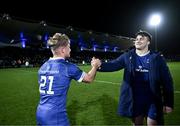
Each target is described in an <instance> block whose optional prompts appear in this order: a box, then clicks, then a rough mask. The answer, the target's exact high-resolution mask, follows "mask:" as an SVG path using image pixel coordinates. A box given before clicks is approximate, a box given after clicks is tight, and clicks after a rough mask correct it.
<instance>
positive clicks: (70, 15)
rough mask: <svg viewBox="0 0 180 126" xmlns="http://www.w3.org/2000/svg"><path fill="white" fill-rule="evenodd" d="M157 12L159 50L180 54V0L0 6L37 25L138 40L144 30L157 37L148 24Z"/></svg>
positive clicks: (91, 0)
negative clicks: (39, 22) (79, 29)
mask: <svg viewBox="0 0 180 126" xmlns="http://www.w3.org/2000/svg"><path fill="white" fill-rule="evenodd" d="M12 4H13V3H12ZM16 4H17V3H16ZM18 8H19V9H18ZM155 12H158V13H161V15H162V21H161V24H160V25H159V26H158V31H157V41H158V50H160V51H162V52H165V53H166V52H168V53H174V54H180V49H179V48H180V44H179V43H180V32H179V30H180V2H178V0H177V1H175V0H169V1H167V0H166V1H165V0H154V1H153V0H149V1H146V0H144V1H143V0H142V1H140V0H139V1H135V0H132V1H130V0H126V1H120V0H111V1H110V0H109V1H103V0H99V1H98V0H84V1H78V0H74V1H72V0H66V1H62V0H59V1H47V0H46V2H45V1H44V2H42V5H41V6H39V5H37V3H36V2H28V1H24V2H22V3H21V6H20V5H17V6H16V5H14V6H12V5H11V6H8V3H7V4H1V5H0V13H1V14H3V13H8V14H9V15H10V16H12V17H13V16H14V17H20V18H25V19H27V20H37V22H38V21H41V20H44V21H46V22H47V24H48V23H52V24H58V25H64V26H72V27H74V28H81V29H86V30H92V31H96V32H103V33H109V34H114V35H120V36H126V37H134V34H135V33H136V32H137V31H139V30H140V29H141V30H146V31H148V32H150V33H151V34H152V36H153V37H154V34H155V32H154V28H153V27H150V26H149V25H148V19H149V17H150V15H151V14H152V13H155Z"/></svg>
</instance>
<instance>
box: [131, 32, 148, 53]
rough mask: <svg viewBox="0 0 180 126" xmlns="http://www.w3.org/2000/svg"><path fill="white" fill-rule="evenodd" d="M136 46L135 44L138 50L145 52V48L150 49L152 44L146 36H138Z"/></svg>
mask: <svg viewBox="0 0 180 126" xmlns="http://www.w3.org/2000/svg"><path fill="white" fill-rule="evenodd" d="M134 44H135V47H136V49H138V50H143V49H145V48H148V45H149V44H150V42H149V40H148V38H147V37H145V36H144V37H143V36H141V35H138V36H137V37H136V40H135V43H134Z"/></svg>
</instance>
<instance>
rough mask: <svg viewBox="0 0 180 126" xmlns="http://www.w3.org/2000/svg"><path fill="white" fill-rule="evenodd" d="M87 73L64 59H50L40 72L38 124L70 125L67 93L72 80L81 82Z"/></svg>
mask: <svg viewBox="0 0 180 126" xmlns="http://www.w3.org/2000/svg"><path fill="white" fill-rule="evenodd" d="M84 75H85V73H84V72H83V71H81V70H80V69H79V68H78V67H77V66H76V65H74V64H72V63H69V62H66V61H65V60H64V59H62V58H50V59H49V60H48V61H47V62H45V63H44V64H43V65H42V66H41V68H40V69H39V71H38V82H39V92H40V101H39V105H38V107H37V124H40V125H41V124H50V125H69V121H68V118H67V113H66V98H67V92H68V89H69V86H70V82H71V80H72V79H74V80H77V81H79V82H81V81H82V80H83V77H84Z"/></svg>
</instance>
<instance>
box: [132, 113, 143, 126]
mask: <svg viewBox="0 0 180 126" xmlns="http://www.w3.org/2000/svg"><path fill="white" fill-rule="evenodd" d="M132 122H133V125H134V126H136V125H143V122H144V116H143V115H139V116H136V117H133V118H132Z"/></svg>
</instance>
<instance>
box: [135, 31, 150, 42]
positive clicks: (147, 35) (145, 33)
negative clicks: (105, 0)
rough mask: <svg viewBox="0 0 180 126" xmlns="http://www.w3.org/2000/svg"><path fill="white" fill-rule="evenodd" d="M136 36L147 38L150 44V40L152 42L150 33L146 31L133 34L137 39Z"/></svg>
mask: <svg viewBox="0 0 180 126" xmlns="http://www.w3.org/2000/svg"><path fill="white" fill-rule="evenodd" d="M138 35H141V36H143V37H144V36H145V37H147V38H148V39H149V41H150V42H151V40H152V35H151V34H150V33H148V32H147V31H142V30H140V31H139V32H137V33H136V34H135V36H136V37H137V36H138Z"/></svg>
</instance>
